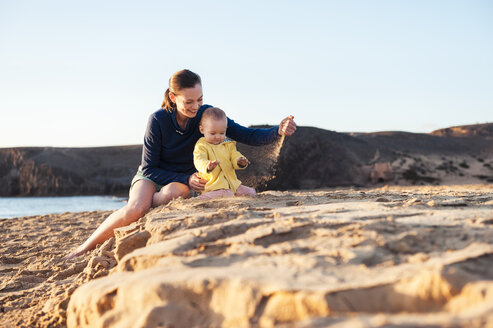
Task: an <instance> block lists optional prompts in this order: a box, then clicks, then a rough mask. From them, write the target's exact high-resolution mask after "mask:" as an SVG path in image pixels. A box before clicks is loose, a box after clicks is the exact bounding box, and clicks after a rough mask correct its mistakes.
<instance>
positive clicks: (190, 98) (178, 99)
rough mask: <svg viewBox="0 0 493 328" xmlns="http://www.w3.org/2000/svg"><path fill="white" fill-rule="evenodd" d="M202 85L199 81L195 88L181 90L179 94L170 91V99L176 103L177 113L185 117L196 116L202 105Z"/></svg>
mask: <svg viewBox="0 0 493 328" xmlns="http://www.w3.org/2000/svg"><path fill="white" fill-rule="evenodd" d="M202 98H203V95H202V85H201V84H200V83H197V84H196V85H195V86H194V87H193V88H185V89H182V90H180V93H179V94H176V95H175V94H173V93H170V99H171V101H172V102H174V103H175V104H176V111H177V114H178V115H180V116H182V117H184V118H194V117H195V115H197V111H198V110H199V108H200V106H202Z"/></svg>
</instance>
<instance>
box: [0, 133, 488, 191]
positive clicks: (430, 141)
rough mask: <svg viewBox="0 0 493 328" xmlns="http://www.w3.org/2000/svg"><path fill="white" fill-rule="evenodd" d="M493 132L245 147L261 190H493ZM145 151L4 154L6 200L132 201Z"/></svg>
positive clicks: (252, 178) (0, 160)
mask: <svg viewBox="0 0 493 328" xmlns="http://www.w3.org/2000/svg"><path fill="white" fill-rule="evenodd" d="M492 131H493V124H480V125H467V126H462V127H452V128H447V129H442V130H437V131H433V132H432V133H430V134H423V133H408V132H398V131H397V132H376V133H339V132H335V131H328V130H323V129H318V128H313V127H299V128H298V130H297V132H296V133H295V134H294V135H293V136H291V137H288V138H285V141H284V144H283V145H280V144H279V143H277V144H273V145H270V146H264V147H251V146H246V145H242V144H239V145H238V149H239V150H240V151H241V152H242V153H244V154H245V155H246V156H247V157H248V158H249V159H250V161H251V162H252V165H250V166H249V168H248V169H246V170H244V171H239V172H238V176H239V178H240V179H241V180H242V181H243V182H244V183H245V184H246V185H251V186H255V187H256V188H257V190H266V189H279V190H287V189H314V188H324V187H336V186H357V187H362V186H372V185H378V184H382V183H384V184H391V185H406V184H407V185H412V184H435V185H437V184H470V183H485V182H493V132H492ZM141 148H142V146H140V145H132V146H120V147H96V148H53V147H38V148H3V149H0V196H2V197H5V196H50V195H57V196H61V195H98V194H101V195H102V194H113V195H126V194H127V193H128V188H129V185H130V181H131V179H132V177H133V175H134V174H135V171H136V170H137V167H138V165H139V164H140V159H141V152H142V149H141Z"/></svg>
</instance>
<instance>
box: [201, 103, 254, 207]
mask: <svg viewBox="0 0 493 328" xmlns="http://www.w3.org/2000/svg"><path fill="white" fill-rule="evenodd" d="M227 127H228V120H227V118H226V114H225V113H224V112H223V111H222V110H221V109H219V108H217V107H211V108H207V109H206V110H205V111H204V113H203V114H202V120H201V121H200V126H199V129H200V133H202V134H203V135H204V136H203V137H202V138H200V139H199V140H198V141H197V143H196V144H195V149H194V151H193V163H194V164H195V168H196V169H197V171H198V172H199V175H200V177H201V178H202V179H204V180H207V181H208V182H207V184H206V185H205V190H204V191H203V192H202V195H200V196H199V197H198V198H202V199H211V198H217V197H232V196H235V195H236V196H255V189H253V188H250V187H247V186H244V185H242V184H241V181H240V180H238V178H237V177H236V173H235V170H238V169H244V168H246V167H247V166H248V164H250V162H249V161H248V159H246V158H245V157H244V156H243V155H242V154H241V153H240V152H239V151H237V150H236V142H235V141H233V140H229V139H226V140H225V138H226V129H227Z"/></svg>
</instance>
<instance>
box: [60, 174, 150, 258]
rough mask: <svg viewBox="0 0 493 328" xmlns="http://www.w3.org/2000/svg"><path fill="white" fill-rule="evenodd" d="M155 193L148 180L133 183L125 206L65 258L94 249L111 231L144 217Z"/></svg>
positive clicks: (107, 237)
mask: <svg viewBox="0 0 493 328" xmlns="http://www.w3.org/2000/svg"><path fill="white" fill-rule="evenodd" d="M155 192H156V188H155V187H154V184H153V183H152V182H150V181H148V180H139V181H137V182H136V183H134V185H133V187H132V190H131V191H130V195H129V198H128V203H127V205H125V206H124V207H122V208H121V209H119V210H117V211H115V212H113V213H112V214H111V215H110V216H108V217H107V218H106V220H104V222H103V223H101V225H100V226H99V227H98V228H97V229H96V231H94V232H93V233H92V235H91V236H90V237H89V238H88V239H87V240H86V241H85V242H84V243H83V244H82V245H80V246H79V247H78V248H77V249H76V250H75V251H74V252H72V253H71V254H70V255H68V256H67V258H72V257H75V256H79V255H82V254H84V253H85V252H87V251H90V250H91V249H94V248H95V247H96V245H97V244H102V243H104V242H105V241H106V240H107V239H109V238H110V237H113V236H114V234H113V229H115V228H119V227H124V226H127V225H129V224H130V223H132V222H135V221H137V220H138V219H139V218H141V217H142V216H144V214H145V213H146V212H147V211H148V210H149V208H151V202H152V196H153V194H154V193H155Z"/></svg>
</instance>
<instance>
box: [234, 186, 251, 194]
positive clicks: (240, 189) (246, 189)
mask: <svg viewBox="0 0 493 328" xmlns="http://www.w3.org/2000/svg"><path fill="white" fill-rule="evenodd" d="M255 194H256V192H255V189H253V188H250V187H247V186H244V185H240V186H239V187H238V189H236V196H255Z"/></svg>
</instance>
